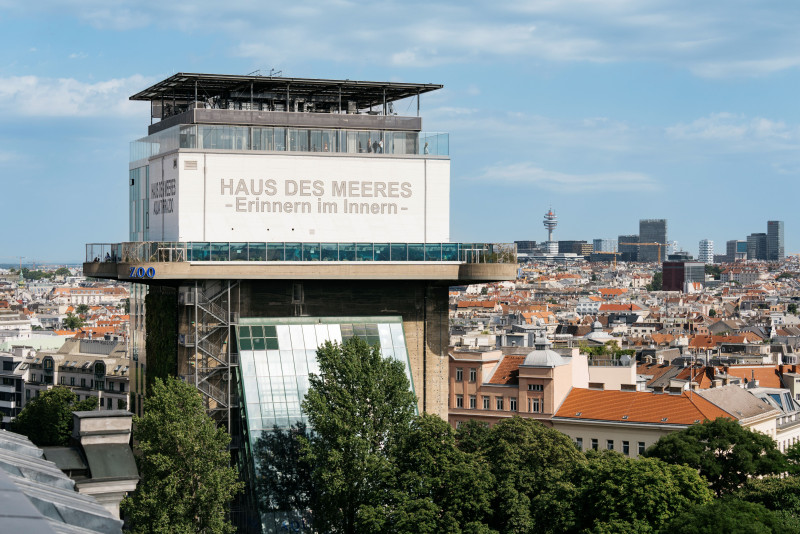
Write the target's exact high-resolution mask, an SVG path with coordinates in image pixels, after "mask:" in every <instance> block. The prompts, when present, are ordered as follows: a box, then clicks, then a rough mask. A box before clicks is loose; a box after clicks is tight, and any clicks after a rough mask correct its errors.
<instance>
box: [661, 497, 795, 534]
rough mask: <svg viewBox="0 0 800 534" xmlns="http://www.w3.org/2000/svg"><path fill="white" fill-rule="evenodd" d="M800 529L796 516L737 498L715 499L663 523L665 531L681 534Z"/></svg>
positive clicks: (784, 533) (777, 533) (781, 533)
mask: <svg viewBox="0 0 800 534" xmlns="http://www.w3.org/2000/svg"><path fill="white" fill-rule="evenodd" d="M798 530H800V523H798V522H797V521H796V520H795V519H794V518H792V517H789V516H786V515H785V514H779V513H777V512H773V511H771V510H768V509H766V508H765V507H764V506H762V505H760V504H757V503H752V502H747V501H742V500H739V499H733V498H730V497H726V498H722V499H715V500H713V501H711V502H710V503H708V504H702V505H698V506H694V507H692V508H690V509H688V510H687V511H686V512H684V513H682V514H681V515H679V516H677V517H675V518H674V519H672V521H670V522H669V523H667V524H666V525H664V526H663V528H662V529H661V532H664V533H667V532H680V533H681V534H719V533H720V532H724V533H725V534H790V533H796V532H798Z"/></svg>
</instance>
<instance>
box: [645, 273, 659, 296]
mask: <svg viewBox="0 0 800 534" xmlns="http://www.w3.org/2000/svg"><path fill="white" fill-rule="evenodd" d="M663 284H664V274H663V273H662V272H661V271H659V272H656V273H653V281H652V282H650V283H649V284H647V286H645V289H647V290H648V291H661V288H662V287H664V285H663Z"/></svg>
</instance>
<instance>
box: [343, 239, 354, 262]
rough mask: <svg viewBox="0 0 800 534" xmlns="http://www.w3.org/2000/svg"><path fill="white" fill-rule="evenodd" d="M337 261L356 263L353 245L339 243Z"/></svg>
mask: <svg viewBox="0 0 800 534" xmlns="http://www.w3.org/2000/svg"><path fill="white" fill-rule="evenodd" d="M339 261H356V245H355V243H339Z"/></svg>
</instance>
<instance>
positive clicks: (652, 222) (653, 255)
mask: <svg viewBox="0 0 800 534" xmlns="http://www.w3.org/2000/svg"><path fill="white" fill-rule="evenodd" d="M648 243H650V244H648ZM659 245H660V246H659ZM659 251H660V252H661V256H660V257H659ZM666 257H667V220H666V219H641V220H640V221H639V261H643V262H656V261H659V262H660V261H664V260H665V259H666Z"/></svg>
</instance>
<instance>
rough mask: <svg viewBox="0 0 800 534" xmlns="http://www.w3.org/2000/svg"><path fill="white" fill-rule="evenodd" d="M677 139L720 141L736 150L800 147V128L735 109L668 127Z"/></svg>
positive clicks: (667, 133)
mask: <svg viewBox="0 0 800 534" xmlns="http://www.w3.org/2000/svg"><path fill="white" fill-rule="evenodd" d="M665 134H666V136H667V137H668V138H670V139H674V140H677V141H702V142H706V143H717V144H719V145H720V146H722V147H727V148H730V149H735V150H743V149H747V150H758V151H765V150H767V151H768V150H796V149H797V148H800V128H798V127H797V126H790V125H787V124H786V123H785V122H783V121H774V120H771V119H767V118H764V117H747V116H746V115H743V114H735V113H727V112H726V113H712V114H710V115H708V116H706V117H701V118H699V119H695V120H694V121H692V122H689V123H678V124H675V125H673V126H669V127H668V128H666V129H665Z"/></svg>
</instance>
